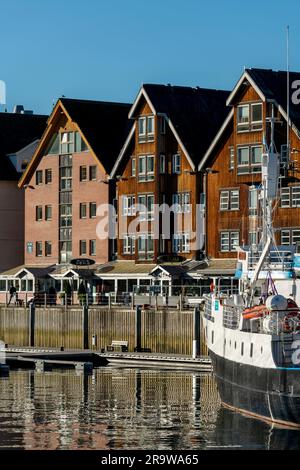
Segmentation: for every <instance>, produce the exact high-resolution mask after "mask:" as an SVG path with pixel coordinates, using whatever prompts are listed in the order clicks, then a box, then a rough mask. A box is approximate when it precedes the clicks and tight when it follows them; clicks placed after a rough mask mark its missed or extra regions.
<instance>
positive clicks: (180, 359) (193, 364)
mask: <svg viewBox="0 0 300 470" xmlns="http://www.w3.org/2000/svg"><path fill="white" fill-rule="evenodd" d="M98 354H99V356H100V357H101V358H104V359H106V360H107V361H108V363H109V364H113V365H116V366H119V367H155V368H160V367H163V368H168V369H193V370H195V369H196V370H199V371H201V372H211V371H212V364H211V360H210V358H209V357H208V356H199V357H196V358H192V357H190V356H183V355H179V354H174V355H172V354H158V353H131V352H122V353H119V352H105V353H98Z"/></svg>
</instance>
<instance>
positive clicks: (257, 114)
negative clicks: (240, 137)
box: [236, 103, 262, 132]
mask: <svg viewBox="0 0 300 470" xmlns="http://www.w3.org/2000/svg"><path fill="white" fill-rule="evenodd" d="M236 117H237V131H238V132H246V131H258V130H261V129H262V103H251V104H243V105H240V106H238V107H237V113H236Z"/></svg>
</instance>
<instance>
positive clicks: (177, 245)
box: [172, 232, 191, 253]
mask: <svg viewBox="0 0 300 470" xmlns="http://www.w3.org/2000/svg"><path fill="white" fill-rule="evenodd" d="M172 251H173V253H190V251H191V249H190V234H189V233H187V232H180V233H174V235H173V237H172Z"/></svg>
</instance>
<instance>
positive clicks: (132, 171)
mask: <svg viewBox="0 0 300 470" xmlns="http://www.w3.org/2000/svg"><path fill="white" fill-rule="evenodd" d="M135 163H136V160H135V158H134V157H132V158H131V176H135V171H136V170H135Z"/></svg>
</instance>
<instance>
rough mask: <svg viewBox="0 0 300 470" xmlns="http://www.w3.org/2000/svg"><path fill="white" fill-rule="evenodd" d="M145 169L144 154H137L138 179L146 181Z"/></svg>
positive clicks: (145, 160)
mask: <svg viewBox="0 0 300 470" xmlns="http://www.w3.org/2000/svg"><path fill="white" fill-rule="evenodd" d="M141 162H143V167H144V168H142V171H141V165H140V163H141ZM146 170H147V159H146V155H139V158H138V178H139V181H142V182H144V181H146Z"/></svg>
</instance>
